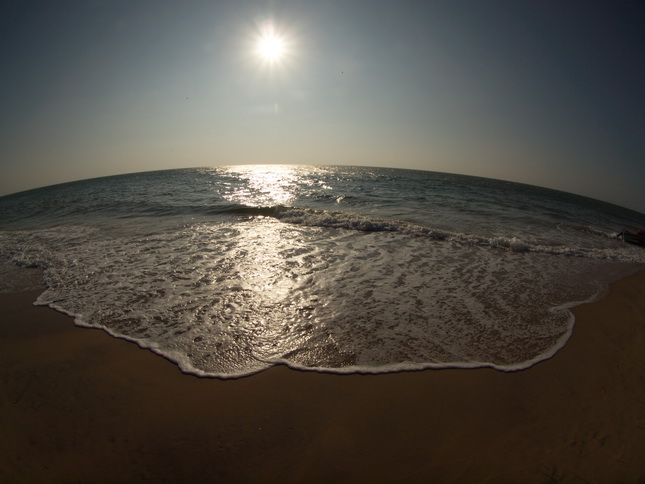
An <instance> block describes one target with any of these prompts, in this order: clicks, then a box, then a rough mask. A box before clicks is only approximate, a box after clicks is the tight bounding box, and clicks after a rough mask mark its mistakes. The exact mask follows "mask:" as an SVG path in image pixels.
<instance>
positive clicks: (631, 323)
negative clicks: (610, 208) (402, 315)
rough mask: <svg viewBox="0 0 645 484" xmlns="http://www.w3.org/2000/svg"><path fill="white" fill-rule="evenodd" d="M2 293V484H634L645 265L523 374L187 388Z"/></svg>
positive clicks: (450, 373)
mask: <svg viewBox="0 0 645 484" xmlns="http://www.w3.org/2000/svg"><path fill="white" fill-rule="evenodd" d="M37 294H38V293H37V292H33V291H32V292H21V293H14V294H0V311H1V314H2V322H1V323H0V373H1V375H2V377H1V379H0V385H1V391H0V408H1V411H0V428H1V429H2V439H1V440H0V482H134V481H143V480H149V481H153V482H164V481H166V482H186V481H189V480H193V481H197V482H205V481H211V482H251V483H252V482H262V483H267V482H281V483H282V482H307V483H317V482H352V483H354V482H426V483H427V482H451V483H459V482H464V483H471V482H480V483H482V482H490V483H497V482H509V483H511V482H512V483H517V482H522V483H532V482H535V483H547V482H571V483H574V482H598V483H606V482H629V483H631V482H645V459H643V455H645V356H644V355H645V271H643V272H641V273H640V274H636V275H634V276H632V277H630V278H627V279H625V280H623V281H620V282H618V283H616V284H615V285H614V286H612V291H611V293H610V295H609V296H608V297H607V298H605V299H604V300H602V301H600V302H597V303H594V304H586V305H583V306H579V307H578V308H576V309H575V310H574V312H575V314H576V326H575V328H574V332H573V336H572V337H571V339H570V340H569V343H568V344H567V345H566V347H565V348H564V349H562V350H561V351H560V352H558V353H557V354H556V355H555V356H554V357H553V358H552V359H550V360H548V361H544V362H542V363H539V364H537V365H536V366H534V367H532V368H530V369H528V370H525V371H521V372H516V373H502V372H498V371H495V370H491V369H478V370H431V371H424V372H416V373H398V374H389V375H376V376H374V375H373V376H367V375H352V376H339V375H327V374H318V373H306V372H298V371H293V370H289V369H287V368H284V367H278V368H273V369H270V370H268V371H265V372H262V373H260V374H257V375H254V376H251V377H247V378H243V379H239V380H228V381H222V380H216V379H200V378H197V377H194V376H190V375H184V374H182V373H181V372H180V371H179V370H178V369H177V367H176V366H175V365H173V364H172V363H170V362H168V361H166V360H164V359H163V358H161V357H159V356H156V355H154V354H152V353H151V352H149V351H146V350H141V349H139V348H138V347H137V346H136V345H134V344H132V343H129V342H126V341H122V340H117V339H115V338H112V337H110V336H109V335H107V334H106V333H104V332H103V331H100V330H93V329H85V328H77V327H75V326H73V324H72V321H71V319H70V318H68V317H66V316H64V315H62V314H60V313H57V312H55V311H53V310H51V309H48V308H43V307H35V306H33V305H32V304H31V303H32V302H33V301H34V300H35V299H36V297H37Z"/></svg>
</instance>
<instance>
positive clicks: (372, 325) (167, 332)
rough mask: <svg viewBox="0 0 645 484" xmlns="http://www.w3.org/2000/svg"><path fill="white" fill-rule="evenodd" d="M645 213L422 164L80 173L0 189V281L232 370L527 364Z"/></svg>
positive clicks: (553, 346)
mask: <svg viewBox="0 0 645 484" xmlns="http://www.w3.org/2000/svg"><path fill="white" fill-rule="evenodd" d="M644 227H645V215H643V214H640V213H637V212H634V211H631V210H628V209H625V208H621V207H618V206H615V205H611V204H607V203H604V202H600V201H597V200H593V199H589V198H584V197H580V196H577V195H572V194H569V193H564V192H559V191H555V190H549V189H545V188H539V187H535V186H529V185H522V184H516V183H511V182H506V181H499V180H492V179H485V178H477V177H469V176H463V175H452V174H445V173H435V172H426V171H414V170H401V169H386V168H368V167H340V166H292V165H284V166H283V165H257V166H231V167H217V168H201V169H178V170H166V171H156V172H146V173H137V174H128V175H121V176H112V177H105V178H96V179H91V180H83V181H78V182H73V183H67V184H62V185H55V186H50V187H44V188H40V189H37V190H30V191H27V192H22V193H17V194H14V195H10V196H5V197H1V198H0V290H2V291H13V290H19V289H34V288H40V287H42V286H41V284H42V283H41V282H40V281H41V276H40V272H39V271H25V270H24V269H22V268H21V267H37V268H40V269H41V270H42V271H43V274H44V284H45V286H44V287H42V291H43V292H42V294H41V295H40V296H39V297H38V300H37V301H36V304H38V305H44V306H49V307H51V308H53V309H56V310H58V311H61V312H63V313H66V314H69V315H70V316H72V317H73V318H74V321H75V323H76V324H77V325H79V326H86V327H96V328H102V329H104V330H105V331H107V332H108V333H110V334H111V335H113V336H115V337H118V338H124V339H127V340H130V341H133V342H135V343H137V344H138V345H139V346H141V347H142V348H147V349H149V350H151V351H154V352H155V353H157V354H159V355H161V356H163V357H165V358H167V359H169V360H171V361H173V362H175V363H176V364H177V365H179V367H180V369H181V370H182V371H184V372H186V373H191V374H195V375H199V376H208V377H218V378H236V377H241V376H246V375H251V374H254V373H257V372H259V371H262V370H265V369H267V368H270V367H271V366H274V365H288V366H289V367H292V368H296V369H301V370H315V371H324V372H331V373H385V372H394V371H404V370H421V369H430V368H478V367H492V368H495V369H497V370H502V371H515V370H522V369H526V368H529V367H530V366H532V365H534V364H536V363H537V362H539V361H542V360H544V359H547V358H550V357H551V356H553V355H554V354H555V353H556V352H557V351H558V350H559V349H560V348H562V347H563V346H564V345H565V344H566V341H567V340H568V338H569V336H570V334H571V330H572V328H573V325H574V318H573V315H572V313H571V311H570V309H571V308H572V307H574V306H576V305H579V304H581V303H584V302H591V301H594V300H597V299H599V298H601V297H603V296H604V295H605V294H606V292H607V289H608V287H609V284H610V283H612V282H614V281H616V280H618V279H620V278H623V277H625V276H627V275H629V274H632V273H634V272H636V271H638V270H642V269H643V268H645V249H643V248H641V247H637V246H634V245H630V244H627V243H624V242H622V241H620V240H618V239H617V238H616V235H617V233H618V232H620V231H621V230H625V229H627V230H632V231H635V230H638V229H642V228H644Z"/></svg>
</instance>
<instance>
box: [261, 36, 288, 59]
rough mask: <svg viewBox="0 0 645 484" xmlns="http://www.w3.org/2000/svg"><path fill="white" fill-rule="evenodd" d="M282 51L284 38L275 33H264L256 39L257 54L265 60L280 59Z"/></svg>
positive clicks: (282, 54) (283, 49)
mask: <svg viewBox="0 0 645 484" xmlns="http://www.w3.org/2000/svg"><path fill="white" fill-rule="evenodd" d="M284 51H285V44H284V40H283V39H281V38H280V37H278V36H277V35H275V34H272V33H267V34H264V35H262V37H260V39H259V41H258V54H259V55H260V57H261V58H262V59H263V60H265V61H268V62H275V61H278V60H280V59H281V58H282V56H284Z"/></svg>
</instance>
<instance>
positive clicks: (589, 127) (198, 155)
mask: <svg viewBox="0 0 645 484" xmlns="http://www.w3.org/2000/svg"><path fill="white" fill-rule="evenodd" d="M270 31H273V32H274V33H275V35H276V36H278V37H280V39H281V41H282V42H283V46H284V55H283V56H282V57H281V58H280V59H276V60H274V61H273V62H269V61H267V60H266V59H263V58H262V57H261V56H260V55H258V52H257V42H258V39H259V38H260V37H261V36H262V35H266V34H267V32H270ZM0 52H1V64H0V69H1V71H2V72H1V75H0V174H1V177H0V195H1V194H8V193H11V192H15V191H20V190H24V189H28V188H34V187H37V186H41V185H48V184H53V183H59V182H64V181H70V180H76V179H81V178H90V177H96V176H102V175H111V174H117V173H126V172H134V171H146V170H154V169H165V168H179V167H192V166H211V165H227V164H238V163H303V164H309V163H312V164H352V165H372V166H393V167H401V168H418V169H427V170H436V171H446V172H452V173H463V174H470V175H479V176H486V177H491V178H500V179H505V180H513V181H519V182H524V183H531V184H535V185H541V186H547V187H551V188H557V189H561V190H566V191H570V192H574V193H579V194H582V195H587V196H591V197H594V198H599V199H602V200H606V201H610V202H613V203H617V204H619V205H623V206H627V207H630V208H633V209H636V210H639V211H641V212H645V2H643V1H641V0H632V1H630V0H624V1H623V0H607V1H604V2H597V1H590V0H584V1H566V0H557V1H543V0H539V1H538V0H534V1H529V0H527V1H522V0H508V1H496V0H486V1H484V0H472V1H465V0H464V1H462V0H445V1H432V0H418V1H406V0H397V1H392V0H338V1H335V0H318V1H314V0H300V1H296V0H294V1H277V0H276V1H246V0H230V1H215V0H211V1H205V0H204V1H197V0H192V1H191V0H185V1H179V0H177V1H175V0H172V1H171V0H156V1H136V0H128V1H117V0H114V1H110V0H105V1H100V0H92V1H72V0H69V1H60V2H54V1H51V0H47V1H42V2H37V1H29V0H24V1H19V0H16V1H9V2H7V1H5V2H3V6H2V7H0Z"/></svg>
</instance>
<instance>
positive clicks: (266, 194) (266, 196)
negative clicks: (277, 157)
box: [225, 165, 302, 207]
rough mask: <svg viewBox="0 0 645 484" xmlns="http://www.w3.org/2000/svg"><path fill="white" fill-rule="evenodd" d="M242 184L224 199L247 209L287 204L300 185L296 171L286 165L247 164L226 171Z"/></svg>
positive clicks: (294, 196)
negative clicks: (247, 207)
mask: <svg viewBox="0 0 645 484" xmlns="http://www.w3.org/2000/svg"><path fill="white" fill-rule="evenodd" d="M227 171H229V172H230V173H231V175H234V176H235V177H237V178H238V180H239V181H240V182H241V183H240V184H239V186H237V187H235V188H234V189H233V190H232V192H231V193H229V194H227V195H225V198H226V199H227V200H229V201H231V202H235V203H239V204H241V205H246V206H249V207H270V206H275V205H288V204H289V203H290V202H291V201H293V200H294V199H295V198H296V188H297V186H298V184H300V183H301V182H302V180H301V176H300V175H299V174H298V170H297V168H295V167H292V166H285V165H270V166H267V165H264V166H263V165H248V166H236V167H230V168H227Z"/></svg>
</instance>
